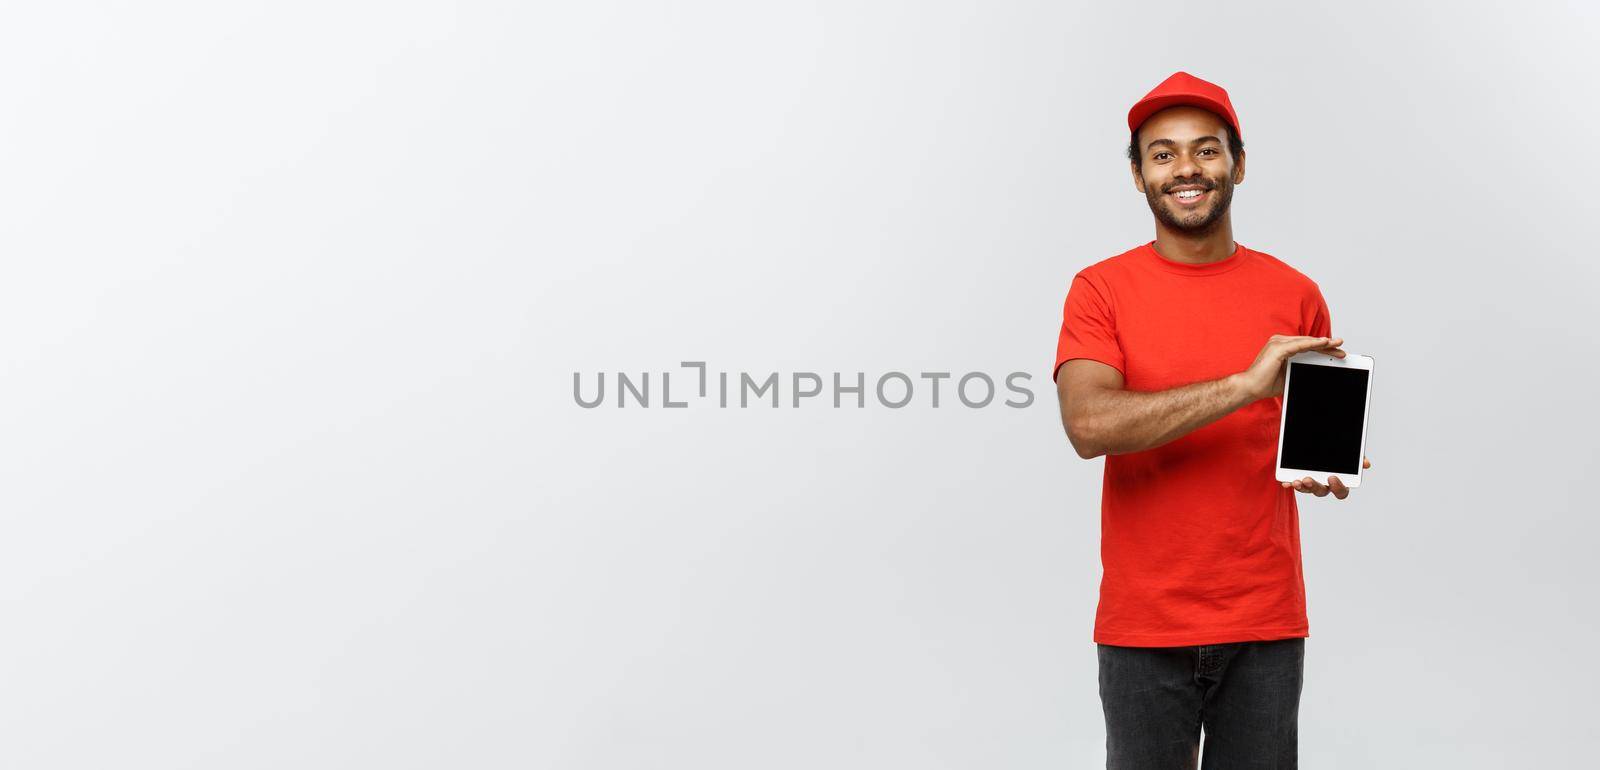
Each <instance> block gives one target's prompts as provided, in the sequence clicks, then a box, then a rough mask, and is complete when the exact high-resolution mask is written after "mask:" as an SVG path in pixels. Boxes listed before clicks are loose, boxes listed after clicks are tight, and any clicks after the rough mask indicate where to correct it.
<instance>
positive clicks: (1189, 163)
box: [1172, 152, 1200, 184]
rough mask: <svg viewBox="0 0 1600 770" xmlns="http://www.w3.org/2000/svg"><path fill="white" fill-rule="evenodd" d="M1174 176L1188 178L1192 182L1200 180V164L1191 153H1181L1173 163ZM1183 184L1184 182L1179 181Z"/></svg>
mask: <svg viewBox="0 0 1600 770" xmlns="http://www.w3.org/2000/svg"><path fill="white" fill-rule="evenodd" d="M1172 176H1173V177H1175V178H1177V179H1188V180H1190V181H1192V182H1199V181H1200V164H1199V162H1197V161H1196V160H1195V159H1194V155H1193V154H1191V153H1187V152H1185V153H1180V154H1179V155H1178V160H1177V161H1176V162H1174V163H1173V165H1172ZM1179 184H1183V182H1179Z"/></svg>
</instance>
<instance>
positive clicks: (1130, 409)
mask: <svg viewBox="0 0 1600 770" xmlns="http://www.w3.org/2000/svg"><path fill="white" fill-rule="evenodd" d="M1252 400H1253V399H1252V398H1251V397H1250V396H1249V395H1248V394H1247V393H1246V392H1245V389H1244V387H1243V386H1242V385H1240V384H1239V382H1238V381H1237V379H1236V377H1235V375H1229V376H1227V377H1223V378H1222V379H1217V380H1206V381H1204V382H1196V383H1192V384H1189V385H1184V386H1182V387H1177V388H1172V389H1170V390H1160V391H1154V392H1140V391H1130V390H1109V389H1106V390H1100V391H1097V392H1096V393H1095V395H1094V397H1093V398H1092V399H1090V400H1088V401H1087V403H1084V404H1083V405H1082V406H1081V408H1080V410H1079V412H1078V414H1077V415H1076V420H1075V426H1076V430H1075V431H1074V433H1076V434H1077V435H1078V439H1079V441H1080V442H1081V443H1083V444H1085V445H1086V446H1087V447H1089V448H1090V452H1091V454H1090V455H1089V456H1091V457H1093V456H1097V455H1101V454H1108V455H1114V454H1127V453H1129V452H1138V451H1142V450H1145V449H1152V448H1154V447H1158V446H1161V445H1162V444H1165V443H1167V442H1168V441H1172V440H1174V439H1176V438H1179V437H1181V436H1184V435H1186V434H1188V433H1189V432H1190V431H1193V430H1195V429H1197V428H1200V427H1202V426H1205V425H1208V424H1210V423H1213V422H1216V421H1217V420H1220V419H1222V418H1223V417H1225V416H1227V415H1228V414H1229V413H1231V412H1233V411H1234V410H1235V409H1238V408H1239V407H1241V406H1244V405H1246V404H1248V403H1250V402H1251V401H1252Z"/></svg>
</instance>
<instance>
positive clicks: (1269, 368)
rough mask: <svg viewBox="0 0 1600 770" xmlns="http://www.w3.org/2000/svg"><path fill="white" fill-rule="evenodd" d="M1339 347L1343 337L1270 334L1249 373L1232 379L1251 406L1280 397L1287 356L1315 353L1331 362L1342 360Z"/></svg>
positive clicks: (1244, 372) (1247, 371)
mask: <svg viewBox="0 0 1600 770" xmlns="http://www.w3.org/2000/svg"><path fill="white" fill-rule="evenodd" d="M1343 344H1344V338H1343V337H1289V336H1284V335H1282V334H1274V335H1272V337H1271V338H1270V339H1268V340H1267V344H1266V346H1265V347H1262V348H1261V352H1260V353H1257V354H1256V360H1255V363H1252V364H1250V368H1249V369H1246V370H1244V371H1242V372H1240V373H1238V374H1235V375H1234V379H1235V382H1237V383H1238V385H1239V387H1240V388H1242V389H1243V390H1244V392H1245V394H1246V395H1248V396H1249V397H1250V400H1251V402H1255V401H1259V400H1261V399H1263V398H1272V397H1274V396H1281V395H1283V375H1284V363H1285V362H1286V361H1288V360H1289V357H1290V356H1293V355H1294V354H1296V353H1304V352H1306V351H1308V350H1316V351H1321V352H1325V353H1327V354H1328V355H1331V356H1333V357H1335V358H1344V351H1343V350H1340V349H1339V346H1340V345H1343Z"/></svg>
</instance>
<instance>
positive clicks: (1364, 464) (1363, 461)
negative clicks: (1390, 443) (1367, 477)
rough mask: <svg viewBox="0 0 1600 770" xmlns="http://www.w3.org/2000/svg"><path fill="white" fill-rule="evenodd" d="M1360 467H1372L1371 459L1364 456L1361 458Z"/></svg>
mask: <svg viewBox="0 0 1600 770" xmlns="http://www.w3.org/2000/svg"><path fill="white" fill-rule="evenodd" d="M1361 467H1363V468H1371V467H1372V461H1371V460H1368V459H1367V458H1365V457H1363V458H1361Z"/></svg>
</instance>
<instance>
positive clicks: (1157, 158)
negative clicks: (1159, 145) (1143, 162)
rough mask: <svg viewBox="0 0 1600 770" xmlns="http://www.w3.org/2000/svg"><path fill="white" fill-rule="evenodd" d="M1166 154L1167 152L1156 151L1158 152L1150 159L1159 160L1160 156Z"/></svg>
mask: <svg viewBox="0 0 1600 770" xmlns="http://www.w3.org/2000/svg"><path fill="white" fill-rule="evenodd" d="M1167 154H1168V153H1165V152H1158V153H1156V156H1155V157H1154V158H1152V160H1161V156H1163V155H1167Z"/></svg>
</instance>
